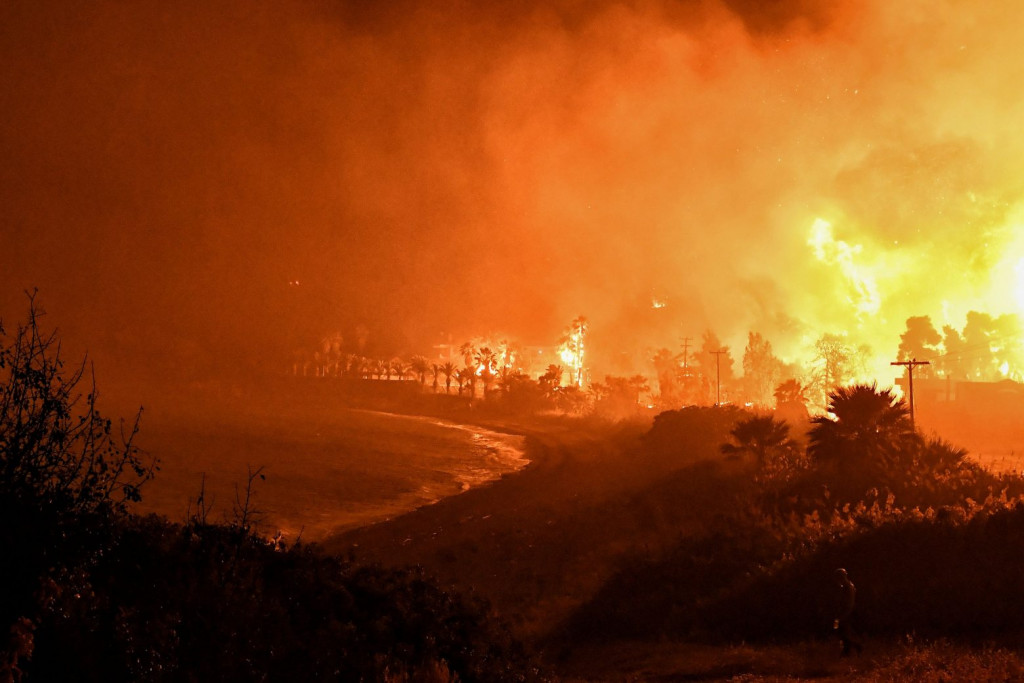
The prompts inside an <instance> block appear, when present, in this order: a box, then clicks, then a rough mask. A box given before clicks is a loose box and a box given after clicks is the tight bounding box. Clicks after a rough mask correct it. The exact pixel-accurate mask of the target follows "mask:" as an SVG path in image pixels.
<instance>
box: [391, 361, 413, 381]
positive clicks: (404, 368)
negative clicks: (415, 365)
mask: <svg viewBox="0 0 1024 683" xmlns="http://www.w3.org/2000/svg"><path fill="white" fill-rule="evenodd" d="M411 374H412V367H411V366H409V365H406V364H405V361H404V360H402V359H401V358H392V359H391V363H390V374H389V375H388V378H389V379H390V377H391V375H394V376H395V377H396V378H397V379H398V380H399V381H402V380H405V379H408V377H409V376H410V375H411Z"/></svg>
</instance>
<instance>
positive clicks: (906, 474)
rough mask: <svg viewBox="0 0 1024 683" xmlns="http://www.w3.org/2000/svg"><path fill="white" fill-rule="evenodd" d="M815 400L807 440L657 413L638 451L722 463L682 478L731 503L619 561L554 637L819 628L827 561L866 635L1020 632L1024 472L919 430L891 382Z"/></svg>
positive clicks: (709, 413) (692, 415)
mask: <svg viewBox="0 0 1024 683" xmlns="http://www.w3.org/2000/svg"><path fill="white" fill-rule="evenodd" d="M829 408H830V413H831V415H830V416H827V417H820V418H815V419H814V420H813V421H812V423H811V425H810V430H809V443H808V446H807V447H806V449H805V448H804V447H803V446H802V445H801V444H800V442H798V441H796V440H794V439H792V438H790V434H789V431H788V429H787V425H786V423H785V422H780V421H778V420H775V419H773V418H772V417H771V416H767V415H757V414H752V413H749V412H746V411H743V410H740V409H736V408H730V407H725V408H717V409H716V408H685V409H683V410H680V411H670V412H667V413H663V414H661V415H659V416H658V417H657V418H656V420H655V423H654V426H653V428H652V429H651V431H650V432H649V433H648V435H647V437H646V448H647V449H648V451H649V452H657V453H660V454H661V457H665V456H666V454H668V453H671V452H672V451H673V450H675V451H677V452H678V454H679V455H678V460H679V462H680V464H681V465H684V466H685V465H686V464H687V463H693V461H694V459H705V460H712V461H714V460H717V461H718V462H720V463H722V464H726V463H730V462H731V463H733V466H732V467H728V468H726V469H722V468H718V469H717V470H716V471H715V477H714V479H713V480H712V479H711V478H709V472H708V470H706V469H701V468H699V467H696V466H693V465H692V464H691V465H690V466H689V467H687V468H686V469H684V470H682V471H681V474H685V475H686V476H690V477H696V478H701V477H703V478H705V479H706V480H707V483H708V485H709V486H713V487H715V490H716V491H719V492H720V494H721V495H722V496H723V497H729V499H730V500H734V501H735V508H734V509H733V510H732V511H731V512H730V513H729V514H726V515H724V516H723V515H721V514H720V513H719V514H718V515H717V516H716V517H714V518H709V519H708V520H707V523H706V524H705V525H704V527H703V529H702V530H701V531H700V532H698V533H694V534H689V535H686V536H683V537H680V538H679V539H678V540H677V541H676V543H675V544H674V545H672V546H669V547H668V548H666V549H664V550H662V551H659V552H656V553H650V552H647V553H634V554H632V555H628V556H627V557H625V558H624V559H623V560H622V561H621V564H620V568H619V570H618V571H617V572H616V573H615V575H614V576H613V577H612V578H611V579H610V580H609V581H608V582H607V583H606V585H605V586H604V587H603V588H602V589H601V590H600V591H599V592H598V593H597V594H596V595H595V596H594V598H593V599H592V600H591V601H590V602H588V603H587V604H586V605H584V606H582V607H581V608H580V609H579V610H578V612H577V613H576V614H575V615H574V616H573V617H572V618H571V619H570V620H569V621H568V622H567V623H566V624H565V625H564V627H563V629H562V630H561V631H560V632H559V633H558V634H556V635H557V636H558V637H557V638H556V640H562V641H563V642H564V641H577V642H578V641H580V640H583V641H589V640H593V641H601V640H607V639H625V640H629V639H658V638H665V637H669V638H685V639H691V640H692V639H698V640H708V641H710V642H720V641H721V640H723V639H725V640H741V639H742V640H748V641H749V640H755V641H756V640H762V641H763V640H782V641H786V640H796V639H801V638H806V637H820V636H825V635H826V634H828V633H829V631H830V626H831V620H832V609H833V606H834V599H835V596H834V591H833V586H832V581H831V576H832V572H833V571H834V570H835V568H836V567H840V566H842V567H846V568H847V569H848V570H849V572H850V575H851V577H853V579H854V581H855V582H856V583H857V586H858V588H859V593H858V596H859V599H858V611H857V614H858V620H859V626H860V627H861V628H862V629H863V630H864V631H865V632H867V633H869V634H876V635H884V636H886V637H893V636H900V635H903V634H907V633H917V634H920V635H927V636H929V637H942V636H956V637H970V638H983V637H984V638H987V637H995V636H1000V637H1012V636H1015V635H1016V634H1018V633H1021V632H1024V616H1022V615H1024V593H1022V592H1021V591H1019V590H1018V587H1019V585H1020V583H1021V579H1022V578H1024V565H1022V564H1021V563H1020V560H1019V552H1018V550H1019V548H1020V547H1021V546H1022V544H1024V482H1022V481H1021V480H1020V479H1019V478H1010V477H1001V476H996V475H993V474H991V473H989V472H987V471H985V470H983V469H982V468H980V467H978V466H977V465H975V464H973V463H971V462H970V461H968V460H967V459H966V457H965V455H966V454H965V452H964V451H963V450H962V449H958V448H956V447H954V446H952V445H950V444H948V443H945V442H943V441H941V440H939V439H936V438H931V439H928V438H922V437H921V436H920V435H919V434H918V433H917V432H916V431H915V430H914V429H913V426H912V424H911V423H910V419H909V414H908V411H907V408H906V406H905V404H904V403H903V402H902V401H900V400H898V399H897V398H896V397H895V396H894V395H893V394H892V393H891V392H890V391H885V390H879V389H877V388H876V387H874V386H863V385H862V386H852V387H846V388H841V389H837V390H836V391H834V392H832V394H830V396H829ZM723 476H724V477H725V478H724V479H723ZM691 487H692V484H691Z"/></svg>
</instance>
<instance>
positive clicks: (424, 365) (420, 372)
mask: <svg viewBox="0 0 1024 683" xmlns="http://www.w3.org/2000/svg"><path fill="white" fill-rule="evenodd" d="M408 369H409V371H410V372H413V373H415V374H416V378H417V379H418V380H419V382H420V386H421V387H424V386H426V385H427V373H428V372H430V361H428V360H427V359H426V358H424V357H423V356H413V357H412V358H411V359H409V367H408Z"/></svg>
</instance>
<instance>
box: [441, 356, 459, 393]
mask: <svg viewBox="0 0 1024 683" xmlns="http://www.w3.org/2000/svg"><path fill="white" fill-rule="evenodd" d="M441 374H442V375H444V393H445V394H450V393H451V392H452V376H453V375H454V374H455V365H454V364H453V363H452V362H451V361H448V362H446V363H445V364H444V365H442V366H441ZM459 394H462V384H461V383H459Z"/></svg>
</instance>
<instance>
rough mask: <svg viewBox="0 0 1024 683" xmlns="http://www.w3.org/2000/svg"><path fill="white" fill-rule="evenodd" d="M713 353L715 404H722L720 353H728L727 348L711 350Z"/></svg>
mask: <svg viewBox="0 0 1024 683" xmlns="http://www.w3.org/2000/svg"><path fill="white" fill-rule="evenodd" d="M711 353H713V354H715V405H716V406H718V405H721V404H722V354H723V353H729V349H719V350H717V351H711Z"/></svg>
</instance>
